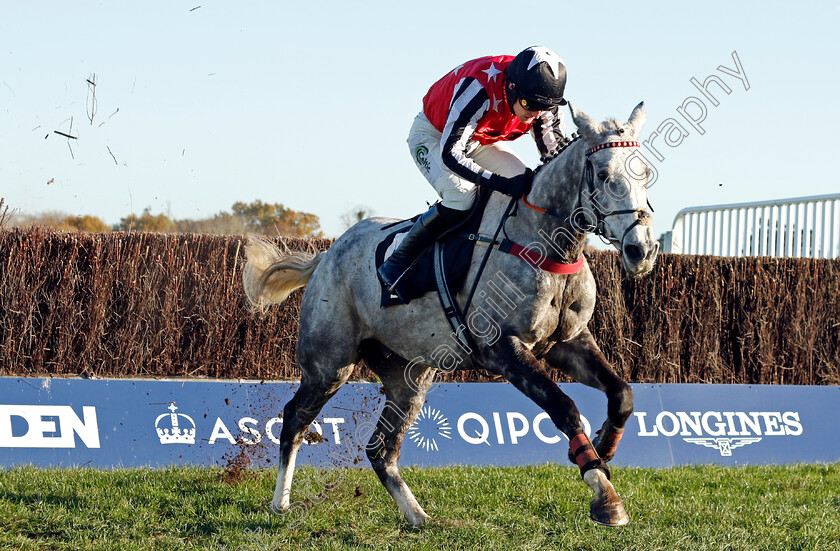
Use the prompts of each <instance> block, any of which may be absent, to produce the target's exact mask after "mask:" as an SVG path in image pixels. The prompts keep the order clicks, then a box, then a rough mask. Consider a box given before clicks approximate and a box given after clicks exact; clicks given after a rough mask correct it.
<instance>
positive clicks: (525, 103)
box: [519, 98, 553, 111]
mask: <svg viewBox="0 0 840 551" xmlns="http://www.w3.org/2000/svg"><path fill="white" fill-rule="evenodd" d="M519 105H520V106H522V108H523V109H524V110H526V111H548V110H549V109H551V108H552V107H553V105H550V104H548V103H540V102H538V101H532V100H529V99H525V98H519Z"/></svg>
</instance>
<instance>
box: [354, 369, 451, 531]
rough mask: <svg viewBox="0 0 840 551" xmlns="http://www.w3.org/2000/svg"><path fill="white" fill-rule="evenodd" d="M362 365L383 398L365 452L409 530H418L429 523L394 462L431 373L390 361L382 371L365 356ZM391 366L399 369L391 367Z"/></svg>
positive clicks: (432, 371) (421, 401) (420, 405)
mask: <svg viewBox="0 0 840 551" xmlns="http://www.w3.org/2000/svg"><path fill="white" fill-rule="evenodd" d="M365 362H366V363H367V364H368V365H369V366H370V367H371V368H372V369H373V370H374V371H375V372H376V373H377V375H379V377H380V379H381V380H382V385H383V387H384V390H385V398H386V402H385V407H384V408H383V409H382V413H381V414H380V417H379V422H378V423H377V425H376V429H375V430H374V431H373V435H372V436H371V439H370V442H369V443H368V445H367V447H366V450H365V451H366V452H367V456H368V459H370V462H371V465H372V466H373V470H374V472H375V473H376V475H377V476H378V477H379V480H380V481H381V482H382V484H383V486H385V488H386V489H387V490H388V493H389V494H391V497H392V498H394V501H395V502H396V503H397V507H398V508H399V510H400V512H401V513H402V514H403V516H404V517H405V518H406V520H407V521H408V522H410V523H411V524H412V525H413V526H419V525H421V524H423V523H424V522H426V521H427V520H429V515H427V514H426V512H425V511H424V510H423V508H422V507H421V506H420V504H419V503H417V499H416V498H415V497H414V494H413V493H412V492H411V489H410V488H409V487H408V485H407V484H406V483H405V481H404V480H403V478H402V476H401V475H400V470H399V467H398V465H397V462H398V461H399V458H400V448H401V446H402V441H403V438H404V437H405V433H406V432H407V431H408V429H409V427H411V425H412V424H413V423H414V421H415V420H416V419H417V416H418V415H419V413H420V410H421V409H422V407H423V401H424V399H425V396H426V390H428V388H429V386H430V385H431V383H432V381H433V379H434V374H435V370H434V369H431V368H423V367H419V366H414V367H413V368H412V367H405V362H404V361H402V360H401V359H400V360H399V361H398V362H393V361H392V362H391V363H392V366H390V367H389V368H388V369H382V367H383V366H382V364H380V365H378V366H377V365H375V364H374V363H373V362H371V361H370V360H369V358H368V357H367V356H365ZM394 363H397V364H399V365H396V366H394V365H393V364H394Z"/></svg>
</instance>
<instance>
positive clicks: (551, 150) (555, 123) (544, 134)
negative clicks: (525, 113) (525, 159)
mask: <svg viewBox="0 0 840 551" xmlns="http://www.w3.org/2000/svg"><path fill="white" fill-rule="evenodd" d="M531 136H532V137H533V138H534V142H536V144H537V150H538V151H539V152H540V161H541V162H546V161H549V160H551V159H552V158H553V157H554V156H555V155H557V153H558V152H559V150H560V149H561V148H562V147H563V146H564V145H565V144H566V142H568V138H566V123H565V122H564V121H563V112H562V111H561V110H560V107H558V106H556V105H555V106H554V107H552V108H551V109H549V110H548V111H543V112H542V113H540V116H539V117H537V119H536V120H535V121H534V125H533V126H532V127H531Z"/></svg>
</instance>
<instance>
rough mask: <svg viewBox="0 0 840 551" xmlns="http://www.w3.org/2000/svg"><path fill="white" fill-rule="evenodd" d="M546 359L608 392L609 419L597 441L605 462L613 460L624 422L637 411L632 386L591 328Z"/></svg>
mask: <svg viewBox="0 0 840 551" xmlns="http://www.w3.org/2000/svg"><path fill="white" fill-rule="evenodd" d="M543 359H544V360H545V362H546V363H547V364H548V365H549V366H551V367H553V368H556V369H559V370H561V371H562V372H563V373H565V374H567V375H568V376H569V377H571V378H572V379H574V380H576V381H578V382H580V383H583V384H585V385H587V386H590V387H593V388H597V389H598V390H601V391H602V392H604V393H605V394H606V395H607V419H606V421H604V424H603V425H602V426H601V429H600V430H598V436H597V437H596V438H595V440H594V444H595V451H597V452H598V455H599V456H600V457H601V458H603V460H604V461H609V460H610V459H612V458H613V456H614V455H615V451H616V449H617V447H618V442H619V440H621V436H622V434H623V433H624V425H625V423H626V422H627V419H628V418H629V417H630V414H631V413H633V390H632V389H631V388H630V385H628V384H627V383H625V382H624V381H622V380H621V379H620V378H619V377H618V375H616V373H615V371H613V369H612V367H610V364H609V363H608V362H607V359H606V358H605V357H604V354H603V353H602V352H601V350H600V348H598V345H597V343H596V342H595V339H594V338H593V337H592V334H591V333H590V332H589V330H588V329H587V330H585V331H584V332H583V333H581V334H580V335H578V336H577V337H575V338H574V339H572V340H570V341H567V342H559V343H557V344H555V345H554V346H553V347H552V348H551V350H550V351H549V352H548V353H547V354H546V356H545V357H544V358H543ZM570 459H572V458H570ZM573 462H574V460H573Z"/></svg>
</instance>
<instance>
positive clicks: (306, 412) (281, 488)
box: [271, 365, 353, 513]
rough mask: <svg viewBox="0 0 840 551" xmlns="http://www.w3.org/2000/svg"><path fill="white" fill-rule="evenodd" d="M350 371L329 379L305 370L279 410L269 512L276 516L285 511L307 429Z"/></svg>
mask: <svg viewBox="0 0 840 551" xmlns="http://www.w3.org/2000/svg"><path fill="white" fill-rule="evenodd" d="M352 372H353V365H349V366H346V367H344V368H341V369H338V370H336V371H335V372H334V374H333V375H332V376H330V377H317V378H316V377H307V376H306V371H304V375H303V377H302V379H301V385H300V388H298V390H297V392H296V393H295V395H294V397H293V398H292V399H291V400H289V403H287V404H286V406H285V407H284V408H283V429H282V430H281V431H280V465H279V469H278V470H277V483H276V485H275V487H274V497H273V498H272V500H271V509H272V510H273V511H275V512H277V513H280V512H283V511H288V510H289V506H290V503H289V497H290V495H291V491H292V478H293V477H294V472H295V460H296V459H297V453H298V450H299V449H300V446H301V444H302V443H303V438H304V436H306V433H307V431H308V430H309V426H310V425H311V424H312V421H314V420H315V417H317V415H318V413H319V412H320V411H321V408H323V407H324V404H326V403H327V401H328V400H329V399H330V398H332V396H333V395H334V394H335V393H336V392H337V391H338V389H339V388H340V387H341V385H342V384H344V382H345V381H346V380H347V378H348V377H349V376H350V374H351V373H352Z"/></svg>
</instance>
